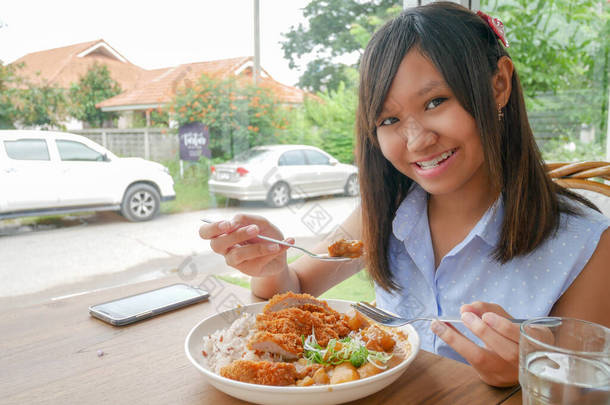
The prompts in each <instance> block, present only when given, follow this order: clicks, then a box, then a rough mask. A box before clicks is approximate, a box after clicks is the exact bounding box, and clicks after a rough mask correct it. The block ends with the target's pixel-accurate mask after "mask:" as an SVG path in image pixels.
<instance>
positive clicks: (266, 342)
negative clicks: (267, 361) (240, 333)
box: [248, 331, 303, 359]
mask: <svg viewBox="0 0 610 405" xmlns="http://www.w3.org/2000/svg"><path fill="white" fill-rule="evenodd" d="M248 348H250V349H251V350H258V351H261V352H267V353H277V354H279V355H281V356H282V357H284V358H285V359H296V358H297V357H298V356H299V354H301V353H303V341H302V339H301V336H299V335H297V334H296V333H269V332H266V331H258V332H256V333H255V334H254V336H252V338H251V339H250V341H249V342H248Z"/></svg>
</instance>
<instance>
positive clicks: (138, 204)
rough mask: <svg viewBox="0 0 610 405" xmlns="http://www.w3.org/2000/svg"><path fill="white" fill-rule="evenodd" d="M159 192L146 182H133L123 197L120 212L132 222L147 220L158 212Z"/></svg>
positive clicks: (159, 203)
mask: <svg viewBox="0 0 610 405" xmlns="http://www.w3.org/2000/svg"><path fill="white" fill-rule="evenodd" d="M160 205H161V199H160V197H159V192H158V191H157V190H156V189H155V188H154V187H153V186H150V185H148V184H134V185H133V186H131V187H129V188H128V189H127V191H126V192H125V197H123V202H122V204H121V214H123V216H124V217H125V218H127V219H128V220H130V221H132V222H140V221H148V220H149V219H152V218H154V216H155V215H157V213H158V212H159V207H160Z"/></svg>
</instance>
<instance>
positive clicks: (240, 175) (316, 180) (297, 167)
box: [208, 145, 359, 207]
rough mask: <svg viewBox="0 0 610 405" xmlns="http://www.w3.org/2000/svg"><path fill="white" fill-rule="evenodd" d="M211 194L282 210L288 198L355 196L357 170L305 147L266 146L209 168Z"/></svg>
mask: <svg viewBox="0 0 610 405" xmlns="http://www.w3.org/2000/svg"><path fill="white" fill-rule="evenodd" d="M211 171H212V177H211V178H210V180H209V181H208V185H209V189H210V191H211V192H213V193H215V194H218V195H222V196H225V197H229V198H235V199H237V200H242V201H266V202H267V204H269V205H270V206H272V207H283V206H285V205H286V204H288V202H289V201H290V200H291V199H299V198H306V197H316V196H320V195H328V194H346V195H349V196H355V195H358V193H359V186H358V169H357V168H356V166H354V165H348V164H343V163H339V161H338V160H337V159H335V158H333V157H332V156H331V155H329V154H328V153H326V152H324V151H322V150H321V149H318V148H316V147H313V146H306V145H267V146H257V147H255V148H252V149H249V150H247V151H245V152H243V153H241V154H239V155H237V156H236V157H235V158H234V159H232V160H230V161H228V162H225V163H222V164H218V165H215V166H212V167H211Z"/></svg>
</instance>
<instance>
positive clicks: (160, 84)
mask: <svg viewBox="0 0 610 405" xmlns="http://www.w3.org/2000/svg"><path fill="white" fill-rule="evenodd" d="M253 67H254V58H253V57H252V56H245V57H241V58H231V59H222V60H215V61H209V62H198V63H187V64H183V65H179V66H176V67H172V68H167V69H164V70H163V69H160V70H159V71H158V74H157V76H156V77H154V78H152V79H147V80H143V81H141V82H139V83H137V84H136V86H135V87H134V88H133V89H132V90H128V91H125V92H123V93H121V94H118V95H116V96H114V97H112V98H109V99H107V100H104V101H102V102H100V103H98V104H96V107H98V108H101V109H102V111H116V112H123V113H125V112H127V113H135V112H143V113H144V114H148V111H150V110H152V109H156V108H162V107H164V106H167V105H168V104H169V103H171V101H172V100H173V98H174V95H175V94H176V89H178V88H180V87H182V86H185V85H186V84H188V83H195V82H197V80H199V78H200V77H201V76H202V75H203V74H206V75H208V76H212V77H218V78H226V77H230V76H235V77H242V78H251V77H252V72H253ZM258 83H259V86H261V87H265V88H268V89H270V90H271V92H272V93H273V94H274V95H275V96H276V97H277V98H278V100H279V101H280V102H281V103H283V104H302V103H303V101H304V99H305V95H306V92H304V91H303V90H301V89H299V88H296V87H292V86H287V85H285V84H282V83H280V82H278V81H276V80H274V79H273V78H272V77H271V75H269V73H267V71H265V69H261V73H260V76H259V82H258ZM148 119H149V118H147V121H148Z"/></svg>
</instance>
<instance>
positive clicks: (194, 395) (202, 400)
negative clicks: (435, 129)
mask: <svg viewBox="0 0 610 405" xmlns="http://www.w3.org/2000/svg"><path fill="white" fill-rule="evenodd" d="M195 281H197V280H195ZM199 281H201V280H199ZM175 282H180V280H179V279H178V277H177V276H175V277H174V276H172V277H168V278H164V279H161V280H154V281H149V282H146V283H140V284H135V285H129V286H124V287H116V288H111V289H107V290H103V291H97V292H93V293H87V294H82V295H78V296H74V297H71V298H66V299H61V300H56V301H50V302H48V303H45V304H42V305H36V306H32V307H28V308H22V309H17V310H0V331H1V338H0V342H1V343H0V393H1V394H0V403H2V404H38V403H51V404H129V405H134V404H214V405H225V404H244V403H245V402H243V401H240V400H237V399H234V398H232V397H230V396H228V395H226V394H224V393H222V392H220V391H218V390H216V389H215V388H213V387H212V386H211V385H209V384H208V383H207V382H206V380H205V378H204V377H203V376H202V375H201V374H200V373H199V372H198V371H197V370H196V369H195V367H193V366H192V365H191V364H190V363H189V361H188V359H187V358H186V356H185V354H184V348H183V347H184V340H185V337H186V335H187V334H188V332H189V331H190V329H191V328H192V327H193V326H194V325H195V324H196V323H197V322H199V321H200V320H201V319H203V318H205V317H207V316H209V315H212V314H215V313H217V311H219V310H225V309H228V308H231V307H233V306H234V305H235V304H237V303H241V304H247V303H250V302H255V301H257V299H256V298H255V297H253V296H252V295H251V294H250V292H249V291H248V290H246V289H244V288H241V287H237V286H233V285H229V284H225V283H222V282H220V281H218V280H217V279H216V278H212V277H207V278H206V279H205V280H203V281H202V284H203V285H204V288H207V289H208V290H209V291H211V293H212V299H211V300H210V301H209V302H205V303H200V304H196V305H193V306H190V307H188V308H183V309H180V310H177V311H174V312H171V313H168V314H165V315H162V316H158V317H156V318H153V319H149V320H146V321H143V322H140V323H136V324H134V325H131V326H125V327H113V326H110V325H108V324H106V323H103V322H101V321H99V320H97V319H95V318H91V317H90V316H89V314H88V310H87V308H88V306H89V305H92V304H96V303H100V302H103V301H108V300H111V299H114V298H118V297H122V296H125V295H129V294H134V293H138V292H141V291H146V290H149V289H152V288H157V287H160V286H164V285H169V284H172V283H175ZM192 283H193V284H200V283H199V282H197V283H195V282H192ZM520 397H521V394H520V392H519V391H518V388H517V389H515V388H507V389H496V388H492V387H489V386H487V385H485V384H484V383H482V382H481V381H480V380H479V378H478V376H477V375H476V373H475V371H474V370H473V369H472V368H471V367H469V366H467V365H465V364H462V363H459V362H456V361H453V360H450V359H447V358H444V357H439V356H437V355H435V354H432V353H428V352H425V351H420V353H419V354H418V356H417V357H416V359H415V360H414V362H413V363H412V364H411V365H410V366H409V367H408V368H407V370H406V372H405V373H404V374H403V375H402V377H401V378H400V379H399V380H397V381H396V382H395V383H394V384H391V385H390V386H389V387H387V388H386V389H384V390H382V391H380V392H378V393H377V394H375V395H372V396H370V397H367V398H364V399H362V400H359V401H356V402H354V403H357V404H394V403H395V404H498V403H503V402H505V401H510V403H511V404H518V403H519V404H520V403H521V398H520ZM509 398H510V399H509Z"/></svg>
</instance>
